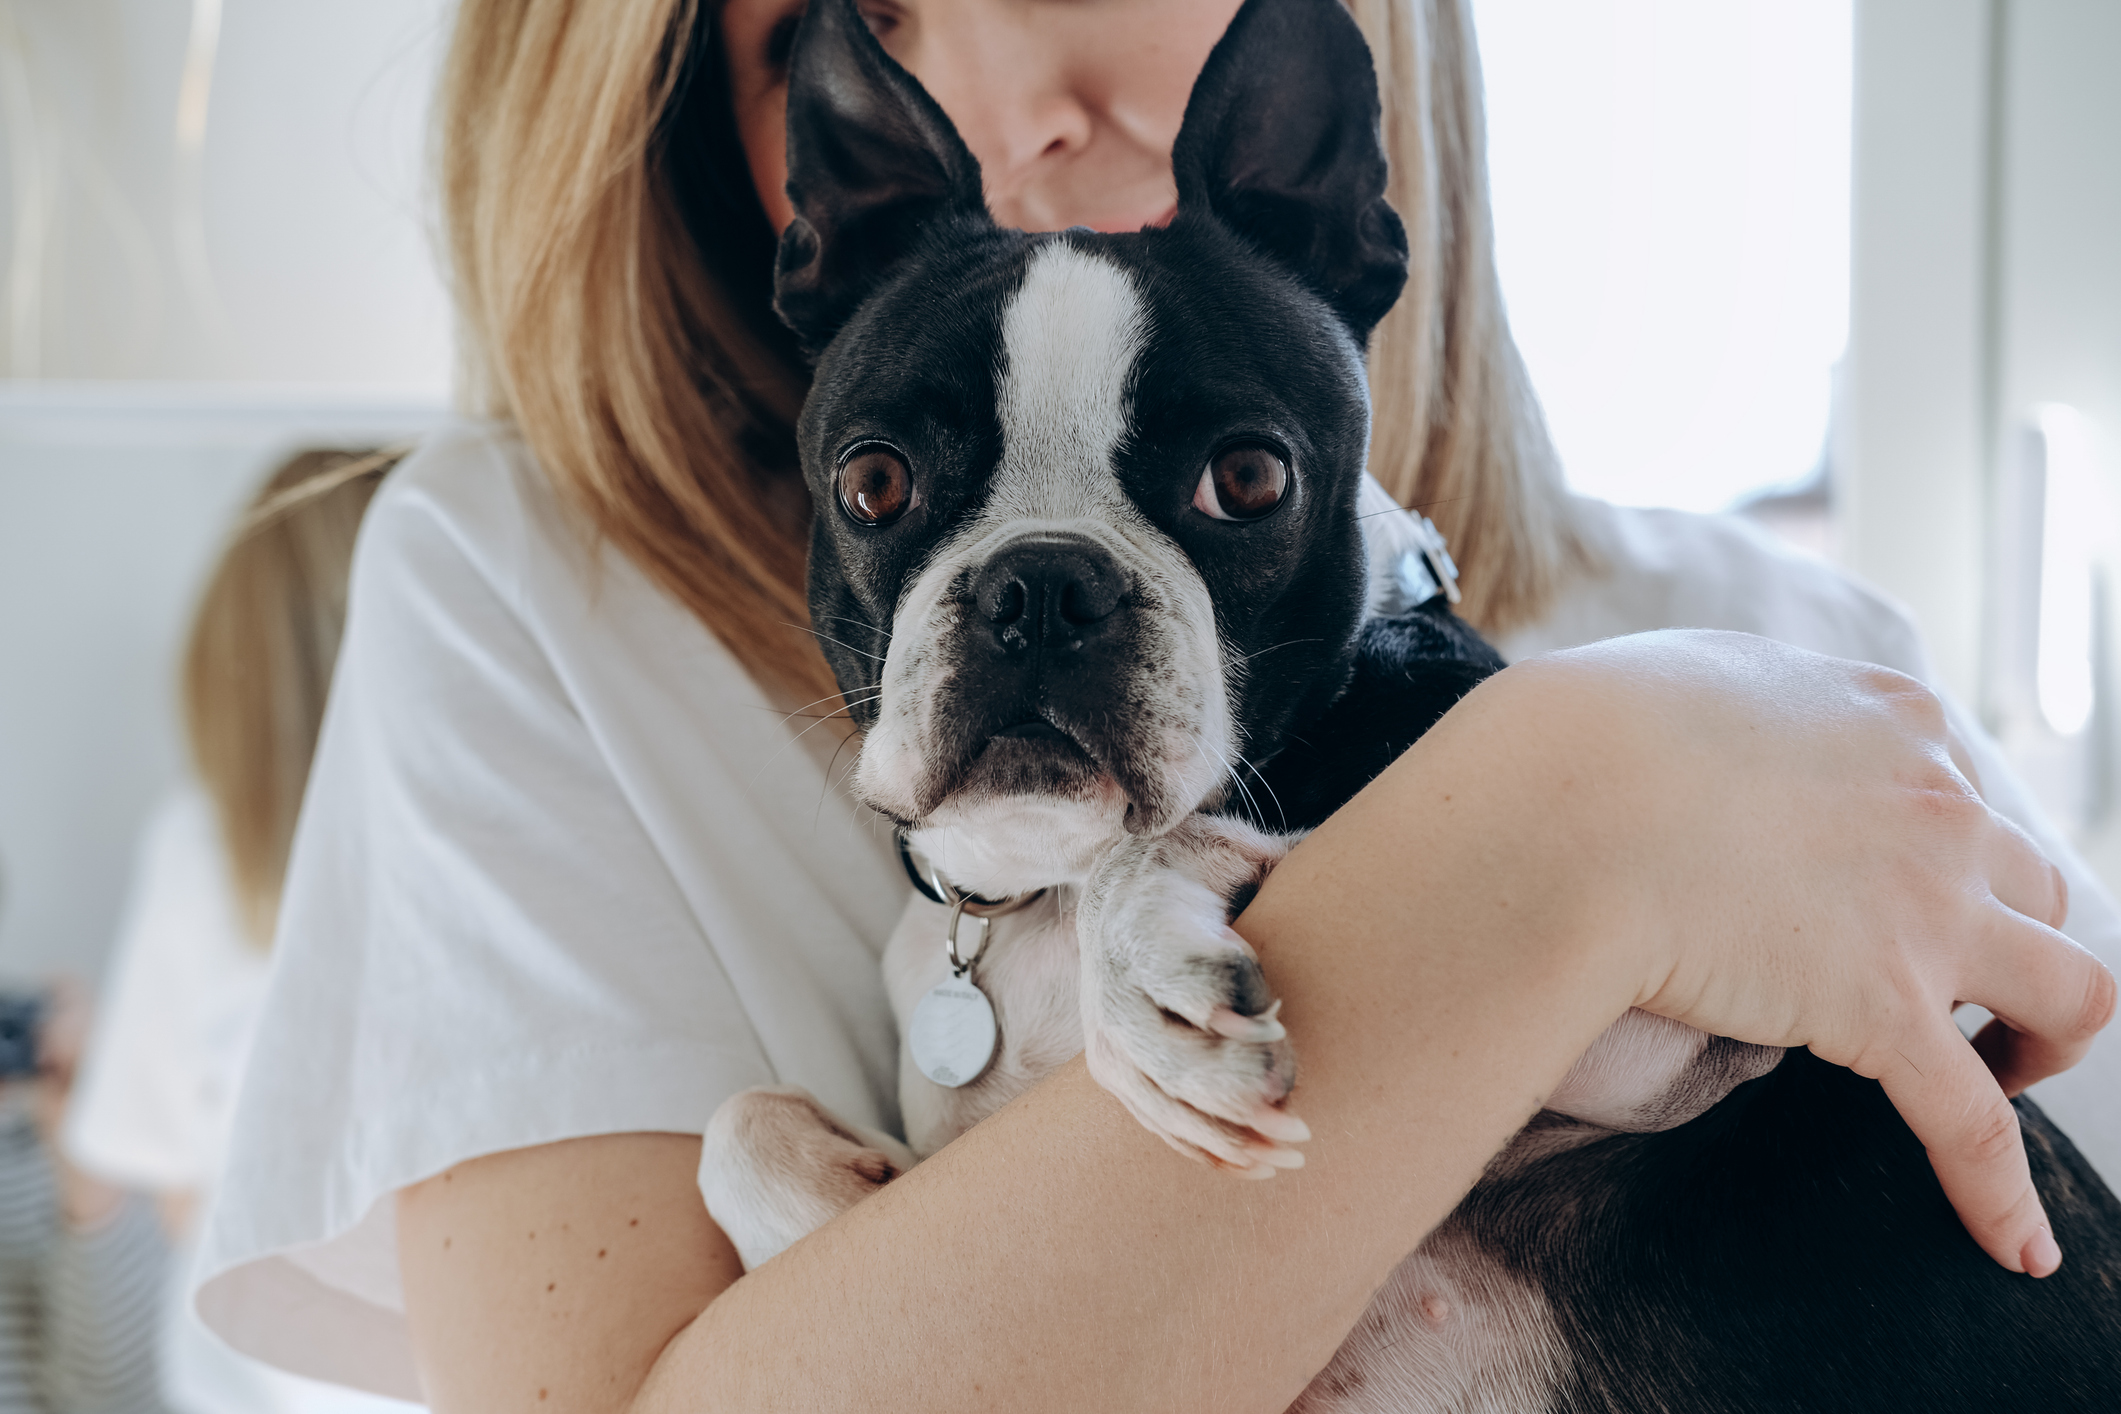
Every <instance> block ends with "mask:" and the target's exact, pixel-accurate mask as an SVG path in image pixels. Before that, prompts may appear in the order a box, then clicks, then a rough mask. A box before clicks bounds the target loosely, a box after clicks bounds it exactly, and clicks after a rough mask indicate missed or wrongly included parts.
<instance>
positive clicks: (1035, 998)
mask: <svg viewBox="0 0 2121 1414" xmlns="http://www.w3.org/2000/svg"><path fill="white" fill-rule="evenodd" d="M1068 892H1069V891H1068V890H1065V889H1049V890H1048V891H1047V892H1046V895H1045V897H1043V898H1041V899H1039V900H1038V901H1037V902H1036V903H1033V904H1031V905H1030V906H1029V907H1027V908H1024V909H1022V910H1020V911H1018V912H1015V913H1011V914H1006V915H1004V916H1002V917H1000V918H997V919H995V920H994V922H993V924H992V930H993V931H992V933H991V935H990V938H989V941H988V944H987V948H986V951H985V952H984V953H983V954H982V955H981V957H980V960H979V963H978V965H977V966H976V967H975V968H974V969H973V973H972V980H973V981H974V982H975V983H976V984H977V985H978V986H979V988H980V990H982V991H984V992H985V993H986V994H987V999H988V1000H989V1001H990V1002H992V1003H993V1005H994V1012H995V1021H996V1024H997V1025H998V1027H999V1028H1000V1033H1001V1036H1000V1041H999V1042H998V1045H997V1048H996V1051H995V1055H994V1060H993V1063H992V1064H990V1065H989V1066H988V1067H987V1069H986V1070H985V1071H984V1072H982V1073H981V1074H980V1076H979V1077H978V1078H977V1079H975V1080H973V1081H972V1082H971V1083H970V1084H968V1085H962V1086H959V1087H957V1088H955V1089H951V1088H949V1087H947V1086H942V1085H938V1084H936V1083H935V1082H934V1081H932V1080H930V1079H928V1077H927V1076H925V1075H923V1074H921V1072H920V1067H918V1066H916V1065H915V1064H914V1063H913V1059H912V1057H911V1055H909V1054H908V1053H907V1050H906V1047H905V1044H904V1043H903V1041H901V1044H900V1046H899V1109H900V1113H901V1115H902V1116H903V1117H904V1120H905V1124H906V1142H907V1143H908V1144H909V1145H911V1146H912V1148H913V1151H914V1152H915V1153H916V1154H919V1155H920V1156H921V1157H922V1158H926V1157H928V1155H930V1154H932V1153H934V1152H935V1151H936V1150H938V1149H940V1148H942V1147H943V1145H945V1144H947V1143H949V1142H950V1141H951V1140H952V1139H955V1138H956V1137H957V1136H958V1135H960V1134H962V1133H964V1132H965V1131H966V1130H968V1129H970V1128H971V1127H972V1126H973V1125H975V1124H977V1123H979V1122H980V1121H981V1120H982V1119H985V1118H986V1117H987V1116H988V1115H990V1114H993V1113H994V1112H995V1111H996V1110H998V1109H1000V1108H1001V1107H1002V1106H1003V1105H1005V1104H1007V1103H1008V1102H1009V1101H1010V1100H1012V1099H1014V1098H1016V1096H1018V1095H1020V1094H1022V1093H1023V1092H1024V1091H1025V1090H1028V1089H1029V1088H1031V1086H1033V1085H1034V1084H1036V1083H1037V1082H1038V1081H1039V1080H1041V1079H1043V1078H1044V1077H1045V1076H1047V1075H1049V1074H1051V1073H1052V1072H1053V1071H1054V1070H1055V1069H1057V1068H1058V1067H1060V1066H1061V1065H1063V1064H1065V1063H1066V1062H1067V1061H1068V1060H1069V1059H1071V1058H1072V1057H1073V1056H1075V1055H1076V1053H1077V1052H1079V1051H1081V1050H1082V1048H1083V1021H1082V1007H1081V1004H1080V1002H1079V999H1078V992H1077V988H1078V987H1079V985H1080V980H1079V974H1080V968H1081V964H1080V962H1079V960H1078V957H1077V954H1076V947H1075V930H1074V927H1073V926H1072V923H1071V921H1070V920H1071V916H1072V914H1071V912H1070V910H1069V909H1068V907H1067V904H1068V898H1067V895H1068ZM949 917H950V913H949V910H948V909H946V908H944V907H943V906H942V905H940V904H936V903H931V902H929V901H928V900H927V899H924V898H919V897H916V898H914V899H913V901H912V902H911V903H910V904H909V905H908V906H907V908H906V912H905V913H904V914H903V915H902V916H901V917H900V919H899V925H898V929H897V931H896V932H894V933H893V934H892V935H891V942H890V944H889V946H888V947H887V948H886V949H885V951H884V983H885V986H886V988H887V989H888V991H889V993H890V996H891V1010H892V1013H893V1015H895V1016H896V1017H897V1019H898V1027H899V1035H900V1036H901V1037H904V1036H905V1035H906V1032H907V1025H908V1022H909V1021H910V1019H911V1018H912V1016H913V1009H914V1008H915V1007H916V1006H918V1005H919V1004H920V1001H921V998H923V997H925V996H927V995H928V993H929V991H930V990H932V989H933V988H934V987H935V986H936V984H937V983H939V982H942V981H943V980H944V979H945V978H947V977H948V976H950V973H951V967H950V962H949V959H948V958H947V956H945V953H944V948H943V933H944V929H945V928H946V927H947V926H948V923H949Z"/></svg>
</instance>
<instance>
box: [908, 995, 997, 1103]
mask: <svg viewBox="0 0 2121 1414" xmlns="http://www.w3.org/2000/svg"><path fill="white" fill-rule="evenodd" d="M999 1035H1000V1031H999V1029H998V1028H997V1027H996V1026H995V1023H994V1004H993V1003H992V1002H990V1001H988V1000H987V994H986V993H985V992H982V991H981V990H980V989H979V986H978V984H976V983H975V982H973V980H972V978H971V976H970V975H969V974H968V975H966V976H962V977H946V978H944V979H943V980H942V981H941V982H940V983H938V984H937V985H936V988H935V990H934V991H932V992H930V993H929V994H928V995H927V996H925V997H922V998H921V1004H920V1005H919V1006H917V1007H915V1008H914V1009H913V1020H912V1021H911V1022H910V1023H908V1025H907V1027H906V1045H907V1047H908V1049H910V1050H911V1051H912V1052H913V1063H914V1064H915V1065H917V1066H919V1067H920V1068H921V1074H923V1075H925V1076H927V1077H928V1078H929V1079H930V1080H933V1081H934V1082H935V1083H936V1084H938V1085H947V1086H949V1087H950V1088H951V1089H953V1090H954V1089H956V1088H957V1087H958V1086H960V1085H969V1084H971V1083H972V1082H973V1081H975V1080H977V1079H979V1077H980V1074H981V1072H983V1071H984V1070H986V1068H987V1063H988V1062H989V1061H991V1060H993V1059H994V1042H995V1039H996V1037H997V1036H999Z"/></svg>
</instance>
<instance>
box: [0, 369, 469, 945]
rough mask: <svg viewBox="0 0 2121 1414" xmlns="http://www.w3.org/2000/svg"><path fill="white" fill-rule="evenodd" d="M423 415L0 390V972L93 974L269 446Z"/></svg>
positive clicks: (327, 441) (429, 418)
mask: <svg viewBox="0 0 2121 1414" xmlns="http://www.w3.org/2000/svg"><path fill="white" fill-rule="evenodd" d="M436 416H437V412H436V410H435V409H433V408H432V407H423V406H418V405H398V406H393V405H387V404H376V403H372V402H364V401H354V400H349V399H343V398H342V399H339V400H336V401H333V400H326V399H322V398H319V397H317V396H316V395H313V394H307V393H305V394H301V395H299V396H291V395H289V394H286V393H284V392H283V393H275V392H273V391H272V390H269V389H242V390H238V389H222V390H219V391H216V392H212V393H207V392H204V391H202V390H200V389H197V388H184V387H172V386H168V385H163V386H143V385H123V384H120V385H104V386H95V385H58V386H54V385H36V384H30V385H23V384H15V385H11V386H5V387H0V875H4V877H0V984H4V983H5V982H6V981H9V980H23V979H27V978H31V977H35V976H38V975H41V974H43V973H45V972H47V971H50V970H52V969H54V968H64V969H67V970H71V971H75V972H78V973H82V974H85V975H94V973H95V972H96V971H97V969H98V968H99V967H100V965H101V961H102V957H103V953H104V950H105V949H106V948H107V946H108V945H109V943H110V940H111V932H112V928H113V926H114V925H115V923H116V921H117V915H118V909H119V907H120V906H121V904H122V901H123V893H124V888H125V883H126V877H127V873H128V870H129V867H130V862H131V854H132V849H133V845H134V840H135V837H136V835H137V833H138V831H139V828H140V825H141V824H142V822H143V820H144V818H145V816H146V814H147V812H148V811H149V810H150V809H151V808H152V806H153V804H154V802H155V801H156V799H158V798H159V797H160V796H161V794H162V793H163V792H164V791H166V790H167V789H169V788H170V786H171V785H172V784H173V783H174V782H175V781H176V780H177V779H178V772H179V763H180V761H181V750H180V746H179V742H178V736H177V725H176V723H177V716H176V695H175V687H176V680H175V672H176V655H177V652H178V650H179V647H180V638H181V635H182V633H183V631H184V628H185V626H186V623H187V621H188V620H189V617H190V614H191V608H192V601H193V599H194V597H195V595H196V594H197V592H198V589H199V587H200V584H201V581H202V579H203V578H204V575H205V573H206V571H207V569H208V567H209V566H210V564H211V562H212V559H213V557H214V555H215V554H216V552H217V551H218V550H219V548H220V543H221V536H222V533H223V530H224V529H225V527H226V526H227V524H228V522H229V519H230V518H231V517H232V516H233V515H234V513H235V512H236V511H237V510H238V509H239V508H240V506H241V504H242V503H243V501H244V500H245V498H246V497H247V496H248V495H249V494H250V492H251V491H252V489H253V487H254V486H255V485H256V483H257V482H258V481H259V480H260V479H261V478H262V477H263V475H264V474H265V472H266V471H267V470H268V469H269V467H270V466H271V465H272V463H273V461H274V460H275V459H276V458H277V457H278V456H280V455H281V454H283V453H285V452H287V451H290V450H293V449H294V448H296V447H300V446H308V445H356V446H359V445H373V444H376V443H378V442H389V441H392V440H395V439H397V438H399V437H402V436H404V435H406V434H408V433H411V432H417V431H418V430H419V429H420V428H422V427H424V426H427V425H430V424H431V423H432V422H433V421H434V420H435V418H436Z"/></svg>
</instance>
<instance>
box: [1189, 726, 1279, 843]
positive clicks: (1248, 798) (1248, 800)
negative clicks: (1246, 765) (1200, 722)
mask: <svg viewBox="0 0 2121 1414" xmlns="http://www.w3.org/2000/svg"><path fill="white" fill-rule="evenodd" d="M1208 749H1209V750H1210V751H1212V752H1214V753H1215V759H1216V760H1218V761H1220V762H1222V763H1223V770H1225V771H1226V772H1228V773H1229V777H1230V784H1231V785H1233V786H1235V787H1237V793H1238V795H1239V797H1241V798H1242V799H1243V800H1244V802H1245V806H1246V808H1247V809H1249V810H1250V811H1251V812H1252V814H1253V815H1254V816H1255V817H1257V818H1258V820H1259V822H1260V823H1261V824H1265V823H1266V821H1267V812H1266V811H1264V810H1262V809H1260V808H1259V798H1258V797H1257V796H1255V795H1253V794H1252V791H1251V789H1250V788H1249V787H1248V786H1246V785H1245V778H1244V777H1243V776H1241V775H1239V774H1238V770H1237V768H1236V767H1235V766H1233V765H1231V764H1230V758H1229V757H1228V756H1226V755H1224V754H1223V749H1222V748H1221V747H1219V746H1215V745H1213V744H1210V745H1209V747H1208ZM1280 806H1281V803H1280V802H1279V801H1276V802H1275V808H1276V809H1280ZM1283 819H1284V820H1286V819H1287V817H1286V816H1284V817H1283Z"/></svg>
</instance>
